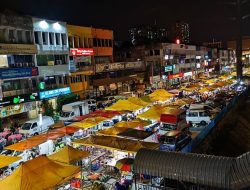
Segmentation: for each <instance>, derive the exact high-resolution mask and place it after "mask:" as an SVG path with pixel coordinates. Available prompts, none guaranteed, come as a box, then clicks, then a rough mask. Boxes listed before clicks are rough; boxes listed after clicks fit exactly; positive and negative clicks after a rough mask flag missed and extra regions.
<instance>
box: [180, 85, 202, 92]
mask: <svg viewBox="0 0 250 190" xmlns="http://www.w3.org/2000/svg"><path fill="white" fill-rule="evenodd" d="M198 88H199V87H196V86H189V87H182V88H181V90H184V91H187V92H192V91H195V90H197V89H198Z"/></svg>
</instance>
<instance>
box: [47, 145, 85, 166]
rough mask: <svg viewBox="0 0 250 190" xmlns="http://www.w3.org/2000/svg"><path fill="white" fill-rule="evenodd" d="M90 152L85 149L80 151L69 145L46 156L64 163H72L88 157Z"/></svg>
mask: <svg viewBox="0 0 250 190" xmlns="http://www.w3.org/2000/svg"><path fill="white" fill-rule="evenodd" d="M89 155H90V154H89V152H87V151H81V150H78V149H75V148H73V147H71V146H65V147H64V148H62V149H61V150H59V151H58V152H56V153H54V154H52V155H50V156H48V158H49V159H51V160H53V161H57V162H61V163H65V164H72V163H74V162H76V161H78V160H80V159H82V158H86V157H88V156H89Z"/></svg>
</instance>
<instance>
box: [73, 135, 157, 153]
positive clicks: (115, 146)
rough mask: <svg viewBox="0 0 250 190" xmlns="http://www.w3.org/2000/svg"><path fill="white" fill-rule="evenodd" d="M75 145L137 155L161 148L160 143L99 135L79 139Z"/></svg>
mask: <svg viewBox="0 0 250 190" xmlns="http://www.w3.org/2000/svg"><path fill="white" fill-rule="evenodd" d="M73 143H75V144H79V145H84V146H96V147H99V148H106V149H110V150H118V151H123V152H130V153H136V152H138V151H139V150H140V149H141V148H148V149H157V148H159V146H160V144H159V143H152V142H144V141H138V140H131V139H125V138H120V137H111V136H98V135H92V136H90V137H87V138H84V139H79V140H76V141H74V142H73Z"/></svg>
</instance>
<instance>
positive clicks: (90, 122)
mask: <svg viewBox="0 0 250 190" xmlns="http://www.w3.org/2000/svg"><path fill="white" fill-rule="evenodd" d="M106 120H109V119H108V118H105V117H89V118H86V119H84V120H83V121H80V122H75V123H71V124H70V125H69V126H70V127H77V128H81V129H90V128H92V127H95V126H97V125H99V124H100V123H102V122H104V121H106Z"/></svg>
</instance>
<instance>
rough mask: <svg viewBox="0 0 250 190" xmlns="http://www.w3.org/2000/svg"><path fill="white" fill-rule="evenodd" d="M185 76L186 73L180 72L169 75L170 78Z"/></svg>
mask: <svg viewBox="0 0 250 190" xmlns="http://www.w3.org/2000/svg"><path fill="white" fill-rule="evenodd" d="M183 76H184V73H178V74H174V75H169V76H168V80H171V79H176V78H181V77H183Z"/></svg>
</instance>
